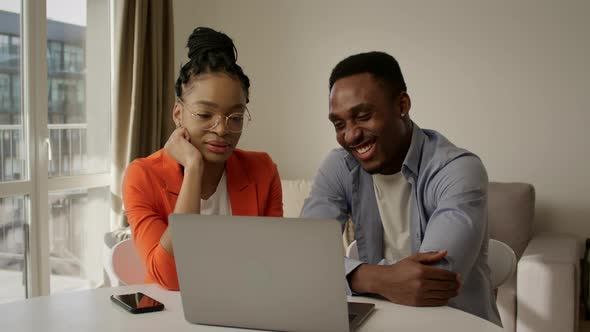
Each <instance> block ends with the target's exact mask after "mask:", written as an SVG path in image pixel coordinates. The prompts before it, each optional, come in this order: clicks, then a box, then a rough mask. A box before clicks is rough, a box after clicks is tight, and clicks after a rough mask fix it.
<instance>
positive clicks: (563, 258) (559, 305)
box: [516, 234, 580, 332]
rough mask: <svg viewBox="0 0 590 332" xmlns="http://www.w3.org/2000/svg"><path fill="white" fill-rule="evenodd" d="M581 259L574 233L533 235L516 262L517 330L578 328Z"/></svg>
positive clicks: (523, 331)
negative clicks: (571, 234)
mask: <svg viewBox="0 0 590 332" xmlns="http://www.w3.org/2000/svg"><path fill="white" fill-rule="evenodd" d="M579 259H580V245H579V243H578V240H577V239H576V238H575V237H572V236H567V235H558V234H540V235H537V236H535V237H533V239H532V240H531V241H530V242H529V244H528V246H527V248H526V249H525V251H524V253H523V255H522V257H521V259H520V261H519V262H518V266H517V275H516V302H517V309H516V312H517V321H516V331H518V332H525V331H526V332H528V331H531V332H532V331H536V332H543V331H571V332H574V331H577V328H578V304H579V298H578V290H579V277H578V276H579Z"/></svg>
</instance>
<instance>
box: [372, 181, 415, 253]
mask: <svg viewBox="0 0 590 332" xmlns="http://www.w3.org/2000/svg"><path fill="white" fill-rule="evenodd" d="M372 177H373V187H374V189H375V197H376V199H377V205H378V207H379V214H380V215H381V223H382V224H383V257H384V258H385V260H386V262H387V263H390V264H391V263H394V262H397V261H399V260H401V259H403V258H405V257H408V256H409V255H410V254H411V252H410V195H411V193H412V187H411V186H410V184H409V183H408V181H407V180H406V178H405V177H404V176H403V175H402V173H401V172H398V173H395V174H391V175H384V174H374V175H373V176H372Z"/></svg>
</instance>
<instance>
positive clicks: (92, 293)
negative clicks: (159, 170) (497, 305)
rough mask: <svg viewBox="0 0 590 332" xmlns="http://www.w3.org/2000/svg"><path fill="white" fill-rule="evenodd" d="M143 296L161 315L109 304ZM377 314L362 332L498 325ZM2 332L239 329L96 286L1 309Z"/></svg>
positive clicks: (168, 301) (431, 315)
mask: <svg viewBox="0 0 590 332" xmlns="http://www.w3.org/2000/svg"><path fill="white" fill-rule="evenodd" d="M133 292H143V293H145V294H147V295H149V296H152V297H153V298H155V299H156V300H159V301H160V302H162V303H164V306H165V309H164V311H161V312H152V313H146V314H137V315H133V314H130V313H128V312H126V311H125V310H123V309H122V308H120V307H119V306H117V305H115V304H114V303H112V302H111V300H110V298H109V297H110V296H111V295H112V294H126V293H133ZM354 301H359V302H360V301H362V302H372V303H375V305H376V310H375V312H373V313H372V314H371V316H370V317H369V318H368V319H367V320H366V321H365V322H364V323H363V325H362V326H361V329H360V331H428V332H432V331H437V330H442V331H453V332H458V331H477V332H487V331H489V332H501V331H503V330H502V329H501V328H500V327H498V326H496V325H494V324H492V323H490V322H488V321H486V320H483V319H481V318H479V317H476V316H473V315H470V314H468V313H466V312H463V311H460V310H456V309H453V308H449V307H434V308H415V307H407V306H402V305H397V304H394V303H390V302H387V301H381V300H375V299H372V298H366V297H354ZM0 330H2V331H12V332H19V331H47V332H50V331H60V332H61V331H91V332H93V331H96V332H106V331H125V332H128V331H142V332H148V331H165V332H172V331H179V332H180V331H239V332H244V331H247V330H244V329H233V328H220V327H213V326H204V325H193V324H189V323H188V322H186V321H185V320H184V315H183V312H182V304H181V301H180V293H179V292H170V291H165V290H163V289H161V288H159V287H158V286H156V285H135V286H125V287H116V288H99V289H93V290H86V291H77V292H71V293H63V294H57V295H52V296H44V297H38V298H33V299H28V300H24V301H17V302H12V303H6V304H1V305H0Z"/></svg>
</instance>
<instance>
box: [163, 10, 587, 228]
mask: <svg viewBox="0 0 590 332" xmlns="http://www.w3.org/2000/svg"><path fill="white" fill-rule="evenodd" d="M174 15H175V43H176V48H175V51H176V58H177V66H176V67H177V68H179V66H180V62H181V61H185V59H186V51H187V50H186V49H185V48H184V45H185V43H186V39H187V37H188V36H189V34H190V32H191V31H192V29H193V28H194V27H196V26H199V25H205V26H211V27H214V28H217V29H220V30H222V31H224V32H226V33H228V34H229V35H230V36H231V37H232V38H233V39H234V41H235V43H236V46H237V48H238V51H239V59H238V62H239V63H240V64H241V65H242V66H243V67H244V70H245V71H246V73H247V74H248V75H249V76H250V78H251V80H252V83H253V87H252V97H251V105H250V106H251V109H252V113H253V119H254V121H253V124H252V126H251V127H250V128H249V130H248V132H247V133H246V134H245V135H244V136H243V139H242V141H241V142H240V146H241V147H242V148H246V149H253V150H264V151H267V152H269V153H270V154H271V156H272V158H273V159H274V160H275V162H276V163H277V164H278V166H279V171H280V173H281V175H282V177H283V178H300V177H306V178H311V177H313V175H314V174H315V171H316V170H317V167H318V166H319V164H320V162H321V160H322V159H323V157H324V156H325V154H326V153H327V152H328V151H329V149H331V148H333V147H335V146H337V143H336V141H335V137H334V133H333V129H332V128H331V125H330V124H329V122H328V120H327V112H328V108H327V104H328V101H327V96H328V77H329V73H330V71H331V69H332V68H333V66H334V65H335V64H336V63H337V62H338V61H340V60H341V59H343V58H344V57H346V56H348V55H351V54H354V53H358V52H363V51H369V50H382V51H386V52H388V53H390V54H392V55H394V56H395V57H396V58H397V59H398V61H399V62H400V65H401V67H402V70H403V72H404V75H405V78H406V82H407V85H408V89H409V94H410V95H411V96H412V102H413V106H412V110H411V116H412V118H413V119H414V121H416V122H417V123H418V124H419V125H420V126H422V127H423V128H434V129H437V130H439V131H441V132H442V133H444V134H445V135H446V136H447V137H448V138H449V139H451V140H452V141H453V142H454V143H455V144H457V145H459V146H462V147H465V148H468V149H470V150H472V151H474V152H476V153H477V154H478V155H479V156H481V157H482V159H483V161H484V163H485V164H486V166H487V169H488V173H489V176H490V179H491V180H494V181H521V182H529V183H532V184H534V185H535V187H536V189H537V218H536V223H537V224H536V230H537V231H559V232H567V233H574V234H577V235H579V236H584V237H590V223H589V222H588V219H589V218H590V188H589V185H590V175H589V171H590V157H589V156H588V151H589V148H588V147H587V141H588V140H587V137H586V129H587V127H588V125H590V110H588V105H590V65H589V61H590V34H589V33H590V19H588V17H589V16H590V2H589V1H584V0H579V1H560V2H557V1H533V0H526V1H518V2H515V1H507V0H501V1H488V2H485V3H484V2H483V1H469V0H463V1H458V0H457V1H444V3H443V1H434V0H432V1H403V2H402V1H276V0H248V1H239V0H236V1H229V0H221V1H219V0H218V1H193V0H175V2H174Z"/></svg>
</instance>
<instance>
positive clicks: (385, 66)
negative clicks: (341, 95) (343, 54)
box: [330, 52, 406, 94]
mask: <svg viewBox="0 0 590 332" xmlns="http://www.w3.org/2000/svg"><path fill="white" fill-rule="evenodd" d="M363 73H369V74H371V75H373V77H374V78H375V79H377V80H378V81H381V82H382V83H385V84H387V85H389V86H390V87H391V88H392V89H393V90H394V93H396V94H398V93H400V92H402V91H403V92H406V81H405V80H404V76H403V75H402V71H401V69H400V67H399V63H398V62H397V60H395V58H394V57H392V56H391V55H389V54H387V53H384V52H367V53H359V54H355V55H351V56H349V57H348V58H346V59H344V60H342V61H340V62H339V63H338V64H337V65H336V67H334V69H333V70H332V74H330V90H332V87H333V86H334V83H336V81H338V80H339V79H341V78H344V77H348V76H352V75H356V74H363Z"/></svg>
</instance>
